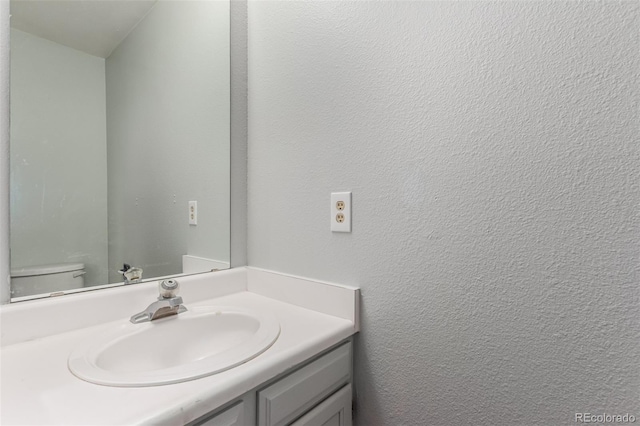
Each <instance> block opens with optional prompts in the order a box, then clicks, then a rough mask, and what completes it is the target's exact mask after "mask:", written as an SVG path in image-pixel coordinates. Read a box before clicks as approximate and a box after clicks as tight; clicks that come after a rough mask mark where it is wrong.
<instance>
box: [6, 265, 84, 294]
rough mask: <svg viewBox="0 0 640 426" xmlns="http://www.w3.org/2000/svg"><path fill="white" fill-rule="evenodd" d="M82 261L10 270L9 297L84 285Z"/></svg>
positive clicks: (51, 291) (69, 288)
mask: <svg viewBox="0 0 640 426" xmlns="http://www.w3.org/2000/svg"><path fill="white" fill-rule="evenodd" d="M84 274H85V271H84V263H58V264H53V265H38V266H24V267H21V268H14V269H12V270H11V297H23V296H31V295H34V294H43V293H55V292H58V291H65V290H71V289H75V288H81V287H84Z"/></svg>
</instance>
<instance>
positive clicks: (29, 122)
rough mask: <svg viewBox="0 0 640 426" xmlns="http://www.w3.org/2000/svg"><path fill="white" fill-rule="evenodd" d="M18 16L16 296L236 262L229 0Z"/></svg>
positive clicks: (32, 7) (92, 0)
mask: <svg viewBox="0 0 640 426" xmlns="http://www.w3.org/2000/svg"><path fill="white" fill-rule="evenodd" d="M11 15H12V16H11V142H10V152H11V184H10V185H11V188H10V196H11V210H10V212H11V229H10V232H11V275H12V278H11V294H12V300H21V298H23V297H25V296H32V295H35V294H44V295H49V294H50V293H55V292H73V291H76V290H74V289H81V288H87V287H92V286H98V285H104V284H107V283H119V282H123V281H124V280H129V281H132V282H136V281H138V280H140V279H150V278H155V277H160V276H171V275H177V274H182V273H195V272H203V271H209V270H212V269H223V268H228V267H229V250H230V249H229V245H230V241H229V234H230V231H229V222H230V217H229V215H230V213H229V199H230V194H229V189H230V182H229V175H230V170H229V167H230V166H229V164H230V159H229V152H230V146H229V139H230V135H229V133H230V129H229V126H230V125H229V121H230V111H229V102H230V87H229V79H230V76H229V2H228V1H170V0H159V1H140V0H130V1H117V0H116V1H114V0H109V1H106V0H102V1H96V0H71V1H50V0H45V1H25V0H18V1H15V0H13V1H12V2H11ZM125 264H126V266H124V265H125ZM127 266H128V267H129V268H127ZM127 269H128V270H127ZM123 273H125V275H124V276H123Z"/></svg>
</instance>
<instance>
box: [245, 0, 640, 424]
mask: <svg viewBox="0 0 640 426" xmlns="http://www.w3.org/2000/svg"><path fill="white" fill-rule="evenodd" d="M639 25H640V21H639V19H638V3H637V2H477V3H473V2H471V3H469V2H461V3H458V2H448V3H436V2H249V80H248V81H249V154H248V155H249V159H248V162H249V180H248V206H249V208H248V235H249V242H248V256H249V265H251V266H256V267H263V268H267V269H272V270H276V271H282V272H286V273H292V274H297V275H302V276H307V277H312V278H317V279H323V280H329V281H335V282H340V283H346V284H356V285H359V286H361V288H362V330H363V331H362V333H361V334H360V336H359V338H358V340H357V350H356V352H357V353H356V361H355V369H356V385H357V406H358V417H357V424H358V425H363V426H364V425H366V426H370V425H463V424H474V425H487V426H489V425H491V426H494V425H509V426H512V425H562V424H566V425H569V424H575V423H574V415H575V414H574V413H576V412H582V411H588V412H591V413H597V412H603V411H604V412H607V413H621V414H623V413H626V412H629V413H631V414H635V415H636V417H638V418H640V403H639V401H640V369H639V368H638V359H640V339H639V337H640V323H639V322H640V317H639V316H638V307H639V298H640V290H639V286H638V284H639V254H640V252H639V240H638V237H639V236H640V233H639V227H638V224H639V216H638V208H639V207H638V206H639V204H640V194H639V186H638V182H639V179H638V178H639V172H640V161H639V152H638V149H639V147H638V127H639V124H640V123H639V119H638V99H639V97H638V82H639V81H638V75H639V74H638V73H639V69H640V62H639V60H638V59H639V49H638V47H639V45H638V26H639ZM344 190H351V191H353V233H351V234H332V233H331V232H329V219H328V216H329V193H330V192H331V191H344Z"/></svg>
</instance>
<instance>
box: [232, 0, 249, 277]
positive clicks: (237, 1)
mask: <svg viewBox="0 0 640 426" xmlns="http://www.w3.org/2000/svg"><path fill="white" fill-rule="evenodd" d="M229 6H230V12H229V14H230V23H229V24H230V25H229V26H230V34H229V35H230V46H229V47H230V49H229V54H230V55H231V58H230V59H231V61H230V62H231V73H230V75H231V81H230V84H231V105H230V109H231V127H230V130H231V137H230V144H231V147H230V148H231V149H230V153H231V155H230V156H231V159H230V160H231V167H230V170H231V176H230V181H231V190H230V196H231V197H230V198H231V199H230V208H231V212H230V213H231V214H230V222H231V223H230V231H231V234H230V241H229V245H230V252H229V259H230V266H231V268H238V267H241V266H247V264H248V263H247V245H248V243H247V235H248V233H247V171H248V169H247V167H248V166H247V146H248V142H247V140H248V109H247V108H248V90H247V78H248V66H247V51H248V38H247V28H248V24H247V17H248V8H247V0H230V5H229Z"/></svg>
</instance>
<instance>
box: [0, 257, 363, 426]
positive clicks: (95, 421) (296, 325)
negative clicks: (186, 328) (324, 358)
mask: <svg viewBox="0 0 640 426" xmlns="http://www.w3.org/2000/svg"><path fill="white" fill-rule="evenodd" d="M240 271H241V272H240ZM240 271H235V272H233V274H235V275H233V277H232V278H238V276H237V275H238V274H239V273H244V274H245V275H250V276H251V281H249V280H248V279H245V280H244V285H242V279H240V280H238V282H240V283H241V284H240V285H239V286H236V290H237V289H240V291H236V292H233V293H231V294H226V295H222V296H218V297H213V298H209V299H207V298H206V296H203V295H205V294H206V290H205V291H203V290H202V288H204V287H202V288H199V289H197V293H198V294H199V296H200V297H198V299H199V300H197V301H192V302H191V303H190V302H189V291H183V298H184V299H185V305H186V306H187V307H189V306H207V305H211V306H229V307H237V308H243V309H248V310H251V309H256V310H260V311H270V312H272V313H274V314H275V315H276V316H277V318H278V319H279V321H280V327H281V332H280V336H279V337H278V339H277V340H276V342H275V343H274V344H273V346H271V347H270V348H269V349H268V350H267V351H265V352H264V353H263V354H261V355H259V356H258V357H256V358H254V359H252V360H250V361H248V362H246V363H244V364H242V365H240V366H238V367H235V368H232V369H230V370H227V371H224V372H221V373H218V374H214V375H212V376H208V377H204V378H201V379H197V380H192V381H187V382H183V383H177V384H172V385H162V386H151V387H133V388H125V387H109V386H101V385H96V384H92V383H88V382H85V381H83V380H80V379H79V378H77V377H76V376H74V375H73V374H72V373H71V372H69V370H68V368H67V357H68V355H69V353H70V352H71V350H72V349H73V348H74V347H75V346H76V345H77V344H78V343H79V342H82V341H83V340H84V339H86V338H88V337H90V336H93V335H95V334H96V333H100V332H101V330H103V329H105V328H106V327H108V326H109V325H112V323H102V324H98V325H91V326H88V327H83V328H80V329H75V330H69V331H64V332H61V333H55V334H50V335H46V336H42V337H37V338H35V339H33V340H29V341H22V342H13V341H12V340H15V338H11V339H9V338H7V340H9V341H10V344H5V345H4V346H3V347H2V350H1V352H0V355H1V388H0V389H1V394H0V401H1V404H0V407H1V408H0V409H1V412H0V422H1V423H2V424H3V425H20V424H23V425H27V424H28V425H131V424H163V425H173V424H175V425H182V424H185V423H187V422H189V421H191V420H194V419H197V418H198V417H200V416H202V415H204V414H206V413H208V412H210V411H212V410H213V409H215V408H217V407H219V406H221V405H223V404H225V403H226V402H229V401H231V400H233V399H234V398H237V397H239V396H241V395H242V394H244V393H246V392H248V391H250V390H251V389H253V388H255V387H256V386H258V385H260V384H261V383H263V382H265V381H267V380H269V379H271V378H273V377H275V376H276V375H278V374H280V373H282V372H285V371H286V370H288V369H290V368H291V367H293V366H295V365H296V364H299V363H300V362H302V361H304V360H306V359H308V358H310V357H312V356H314V355H316V354H318V353H320V352H322V351H323V350H325V349H327V348H329V347H331V346H333V345H335V344H336V343H338V342H340V341H341V340H344V339H345V338H347V337H349V336H350V335H352V334H354V333H355V332H357V330H358V328H357V327H358V325H357V297H358V293H357V289H350V288H342V287H339V286H333V285H331V284H327V283H317V282H313V281H309V280H303V279H298V278H295V277H288V276H280V275H279V274H275V273H270V272H266V271H260V270H252V271H251V273H250V274H247V270H246V268H241V269H240ZM203 275H207V274H203ZM203 275H199V276H197V277H199V278H197V279H195V281H197V282H196V284H194V285H193V288H194V289H196V287H198V286H201V285H202V284H203V283H206V281H205V280H206V279H209V278H211V277H206V276H203ZM186 278H190V277H186ZM224 278H225V277H224V276H222V275H220V274H219V275H215V281H220V280H223V279H224ZM186 281H188V280H186ZM195 281H194V282H195ZM209 281H212V280H211V279H209ZM207 285H208V284H207ZM290 286H294V287H291V288H290ZM304 286H308V288H306V291H308V292H309V295H311V296H315V297H314V299H315V300H313V301H310V300H302V301H301V303H300V304H301V305H306V306H307V307H300V306H296V304H293V303H291V302H295V300H287V302H283V301H281V300H276V299H275V298H273V297H267V296H266V295H261V294H256V293H263V294H264V293H271V296H274V297H276V298H278V299H282V298H284V299H291V298H294V299H295V298H296V297H300V295H302V294H303V293H304V291H305V290H303V288H304ZM183 287H184V284H183ZM219 287H220V286H218V288H217V290H216V291H217V292H218V293H219V292H220V288H219ZM242 287H244V288H242ZM150 288H151V287H150ZM210 288H211V287H210ZM145 291H146V290H145ZM216 291H213V293H215V292H216ZM225 291H226V292H229V291H232V289H229V288H227V290H225ZM94 293H98V292H94ZM297 293H299V295H298V296H295V295H296V294H297ZM194 294H196V291H195V290H194V292H192V295H194ZM318 294H324V296H323V297H318ZM349 294H351V296H349ZM283 295H285V296H284V297H279V296H283ZM292 295H293V296H292ZM342 296H345V297H346V298H347V299H349V298H352V300H347V301H346V303H343V302H344V300H338V299H340V298H342ZM96 297H99V296H95V295H93V296H89V297H87V298H85V299H87V300H88V299H95V298H96ZM114 297H117V296H114ZM319 299H320V300H319ZM322 299H324V300H322ZM78 302H79V303H82V302H83V301H82V300H79V301H78ZM354 302H355V303H354ZM50 303H53V302H52V301H50ZM87 303H88V302H87ZM310 303H311V304H312V305H314V306H311V307H312V308H316V309H315V310H312V309H309V306H310V305H309V304H310ZM341 303H343V305H344V306H345V307H348V306H349V304H351V305H353V310H354V311H353V312H351V313H350V312H348V310H345V309H343V310H342V312H338V315H341V316H342V317H346V318H341V317H340V316H336V315H330V314H327V313H326V311H329V312H330V311H331V310H332V309H333V310H335V309H336V308H335V306H336V305H340V304H341ZM323 304H326V305H327V306H326V309H325V307H323V306H322V305H323ZM47 308H49V306H47ZM143 308H144V306H140V309H143ZM84 309H86V307H85V308H84ZM81 311H82V310H81ZM323 311H324V312H323ZM334 313H335V312H334ZM43 314H51V312H48V311H44V312H43ZM10 315H11V313H10V312H9V313H8V315H5V318H3V319H6V318H9V325H10V326H12V327H15V322H16V320H15V318H12V317H10ZM349 316H352V318H351V319H349ZM17 317H19V315H17ZM47 320H48V321H55V320H56V318H48V319H47ZM123 320H124V321H127V320H128V317H124V318H121V317H120V318H118V319H116V321H123ZM6 323H7V321H4V322H3V324H2V327H3V328H4V327H5V324H6ZM3 333H4V330H3Z"/></svg>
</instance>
